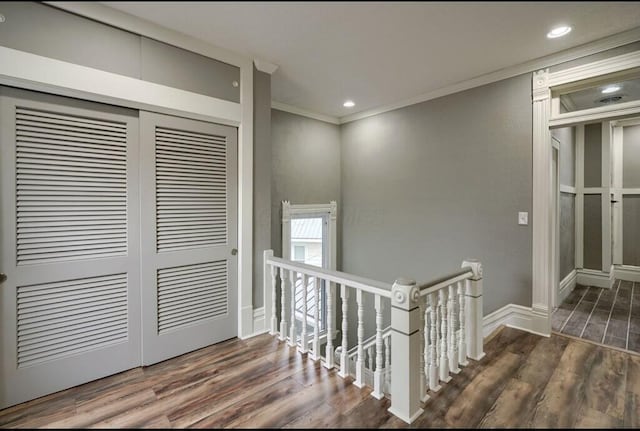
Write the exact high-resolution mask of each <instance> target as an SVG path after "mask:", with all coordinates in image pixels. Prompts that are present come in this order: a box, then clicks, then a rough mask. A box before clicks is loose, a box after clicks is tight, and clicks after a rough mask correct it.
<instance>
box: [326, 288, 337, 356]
mask: <svg viewBox="0 0 640 431" xmlns="http://www.w3.org/2000/svg"><path fill="white" fill-rule="evenodd" d="M324 288H325V291H326V292H327V345H326V347H325V352H324V353H325V360H324V366H325V368H328V369H332V368H333V367H334V366H335V358H334V349H333V333H334V332H335V331H334V329H333V328H334V322H333V319H334V317H333V283H329V282H328V281H325V287H324Z"/></svg>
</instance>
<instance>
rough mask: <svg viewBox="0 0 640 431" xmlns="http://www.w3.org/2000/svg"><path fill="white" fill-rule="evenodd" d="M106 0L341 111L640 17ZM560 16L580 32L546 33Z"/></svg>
mask: <svg viewBox="0 0 640 431" xmlns="http://www.w3.org/2000/svg"><path fill="white" fill-rule="evenodd" d="M102 3H103V4H105V5H107V6H110V7H113V8H115V9H119V10H121V11H124V12H127V13H130V14H132V15H136V16H138V17H141V18H144V19H147V20H149V21H152V22H155V23H157V24H160V25H162V26H165V27H169V28H171V29H174V30H177V31H180V32H182V33H186V34H188V35H190V36H193V37H196V38H198V39H202V40H204V41H207V42H210V43H212V44H214V45H217V46H220V47H223V48H227V49H230V50H233V51H237V52H239V53H242V54H245V55H248V56H251V57H254V58H256V57H257V58H260V59H263V60H267V61H269V62H272V63H275V64H277V65H278V66H279V68H278V70H277V71H276V72H275V73H274V74H273V77H272V99H273V100H274V101H277V102H281V103H285V104H288V105H293V106H296V107H298V108H302V109H305V110H309V111H312V112H316V113H320V114H324V115H330V116H333V117H342V116H345V115H350V114H353V113H356V112H360V111H364V110H368V109H372V108H377V107H380V106H384V105H388V104H393V103H396V102H400V101H403V100H405V99H409V98H411V97H415V96H417V95H420V94H424V93H429V92H433V91H436V90H438V89H441V88H443V87H446V86H449V85H452V84H455V83H458V82H462V81H466V80H468V79H471V78H474V77H477V76H480V75H483V74H486V73H489V72H493V71H496V70H499V69H502V68H506V67H510V66H514V65H517V64H520V63H523V62H526V61H529V60H532V59H535V58H539V57H543V56H545V55H549V54H552V53H556V52H558V51H562V50H565V49H568V48H572V47H576V46H578V45H581V44H584V43H587V42H591V41H594V40H596V39H599V38H602V37H605V36H609V35H612V34H615V33H619V32H622V31H625V30H628V29H631V28H634V27H637V26H639V25H640V2H509V3H505V2H451V3H447V2H424V3H422V2H259V3H257V2H102ZM558 24H568V25H570V26H571V27H573V31H572V32H571V33H570V34H569V35H567V36H565V37H563V38H559V39H552V40H550V39H547V38H546V33H547V32H548V31H549V30H550V29H551V28H552V27H554V26H556V25H558ZM346 99H353V100H354V101H355V103H356V106H355V107H354V108H351V109H348V108H344V107H343V106H342V103H343V101H344V100H346Z"/></svg>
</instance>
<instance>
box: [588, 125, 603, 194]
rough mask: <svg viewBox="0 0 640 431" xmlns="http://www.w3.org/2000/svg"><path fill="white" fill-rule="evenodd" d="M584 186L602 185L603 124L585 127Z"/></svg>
mask: <svg viewBox="0 0 640 431" xmlns="http://www.w3.org/2000/svg"><path fill="white" fill-rule="evenodd" d="M584 186H585V187H602V124H601V123H595V124H587V125H586V126H585V127H584Z"/></svg>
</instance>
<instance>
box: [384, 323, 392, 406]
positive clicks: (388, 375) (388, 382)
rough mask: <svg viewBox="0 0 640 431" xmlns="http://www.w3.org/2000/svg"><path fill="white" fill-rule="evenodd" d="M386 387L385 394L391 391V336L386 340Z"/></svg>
mask: <svg viewBox="0 0 640 431" xmlns="http://www.w3.org/2000/svg"><path fill="white" fill-rule="evenodd" d="M384 386H385V389H384V390H385V392H387V393H389V392H390V391H391V334H389V335H387V336H386V337H385V338H384Z"/></svg>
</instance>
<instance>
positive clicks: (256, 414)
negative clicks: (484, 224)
mask: <svg viewBox="0 0 640 431" xmlns="http://www.w3.org/2000/svg"><path fill="white" fill-rule="evenodd" d="M485 352H486V356H485V358H483V359H482V360H481V361H470V362H469V365H468V366H466V367H463V368H462V370H461V372H460V373H459V374H457V375H452V379H451V381H450V382H449V383H447V384H445V385H443V388H442V389H441V390H440V391H439V392H437V393H429V395H430V398H429V400H428V401H427V402H426V403H424V405H423V407H424V409H425V412H424V413H423V414H422V415H421V416H420V417H418V419H417V420H416V421H415V422H414V423H413V424H411V425H410V426H409V425H407V424H405V423H404V422H403V421H401V420H400V419H398V418H397V417H395V416H393V415H391V414H390V413H389V412H388V411H387V409H388V408H389V407H390V405H391V400H390V399H389V398H383V399H382V400H377V399H375V398H373V397H372V396H371V388H369V387H365V388H357V387H356V386H355V385H353V378H351V377H348V378H346V379H342V378H340V377H339V376H338V375H337V369H333V370H327V369H325V368H324V367H323V366H322V365H321V364H320V363H319V362H314V361H312V360H310V359H309V358H308V355H301V354H299V353H298V352H297V351H296V349H295V348H290V347H289V346H287V345H286V344H285V343H282V342H280V341H278V340H277V339H276V338H274V337H272V336H269V335H261V336H258V337H254V338H252V339H249V340H239V339H237V338H234V339H231V340H228V341H225V342H223V343H220V344H217V345H215V346H209V347H207V348H204V349H200V350H197V351H194V352H191V353H188V354H186V355H182V356H180V357H178V358H174V359H171V360H168V361H164V362H161V363H159V364H155V365H152V366H149V367H143V368H136V369H134V370H130V371H127V372H124V373H120V374H117V375H114V376H110V377H107V378H105V379H101V380H97V381H94V382H91V383H88V384H86V385H81V386H78V387H75V388H71V389H68V390H66V391H61V392H58V393H55V394H52V395H49V396H46V397H42V398H40V399H37V400H34V401H31V402H28V403H23V404H20V405H18V406H14V407H11V408H8V409H5V410H2V411H0V426H1V427H3V428H27V427H29V428H44V427H55V428H58V427H62V428H68V427H81V428H114V427H115V428H170V427H175V428H186V427H232V428H254V427H269V428H281V427H284V428H407V427H410V428H444V427H465V428H470V427H479V426H480V427H492V428H495V427H605V428H609V427H622V426H624V427H638V426H640V420H639V417H638V416H639V411H640V356H635V355H631V354H628V353H626V352H620V351H616V350H612V349H608V348H604V347H600V346H595V345H593V344H590V343H587V342H583V341H576V340H574V339H569V338H566V337H562V336H557V335H553V336H552V337H551V338H544V337H539V336H536V335H533V334H529V333H525V332H523V331H519V330H516V329H512V328H502V329H500V330H499V331H497V332H495V333H494V334H493V335H492V337H491V339H489V340H487V342H486V343H485Z"/></svg>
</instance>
